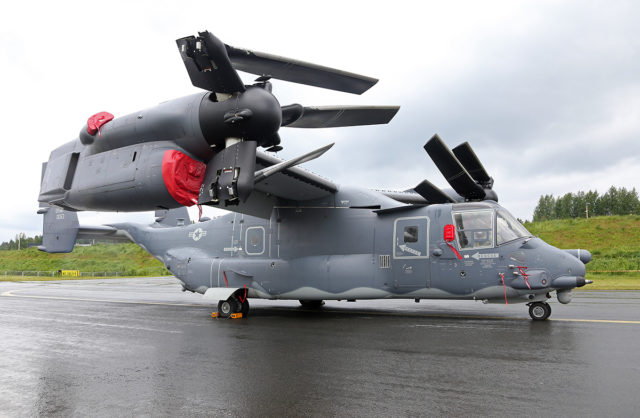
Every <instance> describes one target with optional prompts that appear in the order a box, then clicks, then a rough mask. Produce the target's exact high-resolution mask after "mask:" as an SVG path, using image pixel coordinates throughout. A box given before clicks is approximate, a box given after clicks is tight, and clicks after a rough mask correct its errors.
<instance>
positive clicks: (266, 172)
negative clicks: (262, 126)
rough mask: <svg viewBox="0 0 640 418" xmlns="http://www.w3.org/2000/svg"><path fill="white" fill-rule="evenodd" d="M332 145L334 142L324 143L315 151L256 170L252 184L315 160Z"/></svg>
mask: <svg viewBox="0 0 640 418" xmlns="http://www.w3.org/2000/svg"><path fill="white" fill-rule="evenodd" d="M333 145H334V144H329V145H325V146H324V147H322V148H318V149H317V150H315V151H311V152H309V153H307V154H304V155H301V156H299V157H296V158H293V159H291V160H288V161H283V162H281V163H278V164H275V165H272V166H270V167H267V168H263V169H262V170H259V171H256V174H255V177H254V184H255V183H258V182H260V181H262V180H264V179H266V178H267V177H269V176H271V175H273V174H275V173H278V172H280V171H282V170H286V169H287V168H290V167H293V166H296V165H299V164H303V163H306V162H307V161H311V160H315V159H316V158H318V157H320V156H321V155H322V154H324V153H325V152H327V151H328V150H329V148H331V147H332V146H333Z"/></svg>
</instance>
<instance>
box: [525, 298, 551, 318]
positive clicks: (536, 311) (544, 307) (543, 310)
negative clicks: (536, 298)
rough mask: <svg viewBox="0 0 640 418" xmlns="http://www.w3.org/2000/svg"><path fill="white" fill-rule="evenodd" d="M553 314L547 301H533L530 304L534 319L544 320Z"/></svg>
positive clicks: (531, 314) (530, 311)
mask: <svg viewBox="0 0 640 418" xmlns="http://www.w3.org/2000/svg"><path fill="white" fill-rule="evenodd" d="M549 315H551V306H550V305H549V304H548V303H547V302H532V303H530V304H529V316H531V319H533V320H534V321H544V320H545V319H547V318H549Z"/></svg>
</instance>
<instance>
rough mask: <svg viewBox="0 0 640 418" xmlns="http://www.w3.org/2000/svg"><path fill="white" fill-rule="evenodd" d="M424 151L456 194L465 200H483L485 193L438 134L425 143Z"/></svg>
mask: <svg viewBox="0 0 640 418" xmlns="http://www.w3.org/2000/svg"><path fill="white" fill-rule="evenodd" d="M424 149H425V151H427V153H428V154H429V156H430V157H431V159H432V160H433V162H434V163H435V165H436V166H437V167H438V170H440V172H441V173H442V175H443V176H444V178H445V179H446V180H447V183H449V184H450V185H451V187H453V190H455V191H456V193H458V194H459V195H460V196H462V197H464V198H466V199H484V197H485V192H484V190H483V189H482V187H480V186H479V185H478V184H477V183H476V182H475V181H473V178H472V177H471V175H470V174H469V173H468V172H467V170H465V169H464V167H463V166H462V164H461V163H460V161H458V159H457V158H456V157H455V155H453V153H452V152H451V150H450V149H449V148H448V147H447V146H446V145H445V143H444V142H443V141H442V139H440V137H439V136H438V134H435V135H434V136H433V137H432V138H431V139H430V140H429V141H427V143H426V144H425V145H424Z"/></svg>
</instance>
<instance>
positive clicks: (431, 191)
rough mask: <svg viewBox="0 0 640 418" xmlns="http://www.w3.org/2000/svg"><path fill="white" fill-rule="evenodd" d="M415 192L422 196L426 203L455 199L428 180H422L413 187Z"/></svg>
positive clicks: (452, 200)
mask: <svg viewBox="0 0 640 418" xmlns="http://www.w3.org/2000/svg"><path fill="white" fill-rule="evenodd" d="M413 190H415V192H416V193H418V194H419V195H420V196H422V197H424V198H425V199H426V200H427V202H428V203H454V202H455V200H454V199H453V198H452V197H451V196H449V195H448V194H446V193H445V192H443V191H442V190H441V189H440V188H438V187H436V186H435V185H433V183H431V182H430V181H429V180H423V181H422V182H421V183H420V184H418V185H417V186H416V187H415V189H413Z"/></svg>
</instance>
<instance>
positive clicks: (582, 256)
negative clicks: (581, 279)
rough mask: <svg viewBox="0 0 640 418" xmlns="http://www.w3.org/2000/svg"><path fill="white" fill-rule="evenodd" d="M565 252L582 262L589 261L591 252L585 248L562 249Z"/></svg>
mask: <svg viewBox="0 0 640 418" xmlns="http://www.w3.org/2000/svg"><path fill="white" fill-rule="evenodd" d="M564 251H565V252H567V253H569V254H571V255H572V256H574V257H575V258H577V259H578V260H580V261H582V263H583V264H587V263H588V262H589V261H591V253H590V252H589V251H587V250H582V249H577V250H564Z"/></svg>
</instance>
